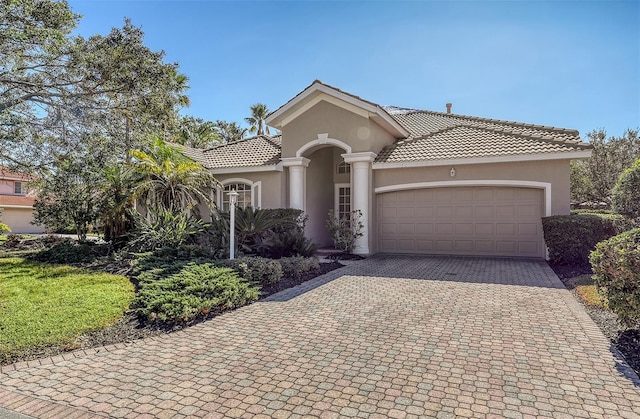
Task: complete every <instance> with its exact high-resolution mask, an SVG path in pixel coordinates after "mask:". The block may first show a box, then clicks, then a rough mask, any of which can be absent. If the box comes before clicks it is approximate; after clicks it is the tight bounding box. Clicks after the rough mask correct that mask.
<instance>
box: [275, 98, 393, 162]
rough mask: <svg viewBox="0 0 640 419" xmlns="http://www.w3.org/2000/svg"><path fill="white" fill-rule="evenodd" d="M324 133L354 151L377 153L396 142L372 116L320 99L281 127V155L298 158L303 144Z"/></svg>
mask: <svg viewBox="0 0 640 419" xmlns="http://www.w3.org/2000/svg"><path fill="white" fill-rule="evenodd" d="M323 133H327V134H329V138H333V139H336V140H340V141H343V142H345V143H347V144H348V145H349V146H351V148H352V151H353V152H361V151H373V152H374V153H378V152H379V151H380V150H382V148H383V147H384V146H385V145H388V144H391V143H393V141H395V138H393V136H392V135H391V134H389V133H388V132H387V131H386V130H384V129H383V128H382V127H381V126H380V125H378V124H376V123H375V122H373V121H372V120H370V119H369V118H364V117H362V116H360V115H357V114H355V113H353V112H350V111H347V110H346V109H342V108H340V107H338V106H336V105H333V104H330V103H328V102H320V103H317V104H316V105H315V106H313V107H312V108H311V109H309V110H308V111H306V112H305V113H303V114H302V115H300V116H298V117H297V118H296V119H294V120H293V121H291V122H290V123H288V124H287V125H285V126H284V127H283V128H282V157H295V155H296V151H298V149H299V148H300V147H302V146H303V145H305V144H306V143H308V142H309V141H313V140H316V139H317V138H318V134H323ZM313 151H314V150H310V151H309V152H308V153H307V154H311V153H312V152H313ZM343 152H344V151H343ZM305 157H308V156H305Z"/></svg>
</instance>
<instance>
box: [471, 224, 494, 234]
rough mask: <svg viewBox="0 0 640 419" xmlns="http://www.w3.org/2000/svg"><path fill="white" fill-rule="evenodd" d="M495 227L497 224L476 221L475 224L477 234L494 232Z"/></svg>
mask: <svg viewBox="0 0 640 419" xmlns="http://www.w3.org/2000/svg"><path fill="white" fill-rule="evenodd" d="M494 227H495V225H494V224H490V223H476V224H475V229H476V234H477V235H485V236H486V235H490V234H493V232H494Z"/></svg>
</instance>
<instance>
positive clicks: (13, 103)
mask: <svg viewBox="0 0 640 419" xmlns="http://www.w3.org/2000/svg"><path fill="white" fill-rule="evenodd" d="M78 20H79V16H78V15H75V14H73V13H72V12H71V11H70V9H69V6H68V4H67V3H66V2H65V1H53V0H0V63H1V64H0V160H2V161H4V162H8V163H13V165H21V166H23V167H25V168H33V167H42V166H47V165H50V164H52V163H53V162H55V161H57V159H58V158H61V157H65V156H67V155H69V154H73V155H79V154H81V153H85V152H87V151H92V150H94V149H95V148H96V147H102V148H106V149H109V150H110V152H111V155H112V156H113V155H117V156H119V157H122V158H124V156H125V155H126V154H125V150H126V149H127V148H132V147H136V146H138V145H139V144H141V141H142V140H141V139H142V138H144V135H143V134H145V133H147V132H148V131H152V130H153V131H155V130H160V132H163V131H165V132H166V131H167V130H168V129H170V128H171V127H172V125H174V124H175V122H176V120H177V112H176V111H177V108H178V107H180V106H184V105H186V104H187V103H188V100H187V98H186V96H185V95H184V91H185V89H186V88H187V79H186V77H185V76H183V75H182V74H180V73H179V72H178V66H177V64H166V63H164V62H163V58H164V53H163V52H162V51H161V52H153V51H151V50H150V49H148V48H147V47H146V46H144V44H143V33H142V31H140V29H138V28H136V27H134V26H133V25H132V24H131V22H129V21H125V25H124V26H123V28H122V29H113V30H112V31H111V32H110V33H109V34H108V35H107V36H100V35H96V36H92V37H90V38H88V39H84V38H82V37H73V36H72V35H71V32H72V30H73V29H74V28H75V26H76V24H77V22H78ZM134 116H135V117H134ZM45 169H46V167H45Z"/></svg>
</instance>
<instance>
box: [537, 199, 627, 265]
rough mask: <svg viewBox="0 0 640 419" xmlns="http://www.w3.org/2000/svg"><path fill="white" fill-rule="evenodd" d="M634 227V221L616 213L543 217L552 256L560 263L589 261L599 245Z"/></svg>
mask: <svg viewBox="0 0 640 419" xmlns="http://www.w3.org/2000/svg"><path fill="white" fill-rule="evenodd" d="M629 228H631V222H630V221H629V220H628V219H627V218H625V217H623V216H621V215H617V214H602V213H584V212H583V213H579V214H571V215H554V216H551V217H544V218H543V219H542V229H543V231H544V240H545V242H546V244H547V247H548V248H549V259H550V260H551V261H552V262H555V263H559V264H565V265H570V264H582V263H585V264H586V263H588V262H589V253H590V252H591V251H592V250H593V249H595V247H596V244H598V243H599V242H601V241H603V240H606V239H608V238H610V237H613V236H615V235H616V234H619V233H621V232H623V231H626V230H628V229H629Z"/></svg>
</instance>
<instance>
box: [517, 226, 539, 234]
mask: <svg viewBox="0 0 640 419" xmlns="http://www.w3.org/2000/svg"><path fill="white" fill-rule="evenodd" d="M518 234H520V235H521V236H526V235H529V236H535V235H537V234H538V225H537V224H533V223H530V224H525V223H520V224H518Z"/></svg>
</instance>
